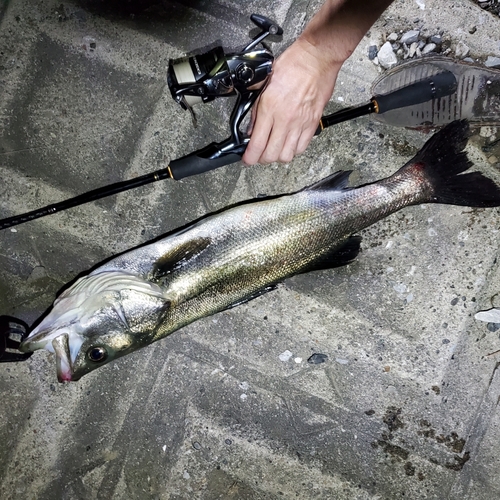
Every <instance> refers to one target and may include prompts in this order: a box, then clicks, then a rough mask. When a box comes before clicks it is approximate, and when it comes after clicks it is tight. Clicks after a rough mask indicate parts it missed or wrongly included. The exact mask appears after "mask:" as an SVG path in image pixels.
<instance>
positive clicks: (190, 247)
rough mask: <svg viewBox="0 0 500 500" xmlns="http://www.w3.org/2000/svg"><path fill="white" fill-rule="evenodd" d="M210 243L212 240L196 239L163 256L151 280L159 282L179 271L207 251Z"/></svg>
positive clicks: (155, 267)
mask: <svg viewBox="0 0 500 500" xmlns="http://www.w3.org/2000/svg"><path fill="white" fill-rule="evenodd" d="M210 242H211V239H210V238H196V239H193V240H189V241H186V242H184V243H182V244H181V245H179V246H177V247H176V248H174V249H172V250H171V251H170V252H168V253H166V254H164V255H162V256H161V257H160V258H159V259H157V261H156V262H155V263H154V265H153V268H152V269H151V273H150V276H149V279H150V280H151V281H156V280H159V279H161V278H163V277H164V276H166V275H167V274H169V273H171V272H172V271H174V270H175V269H178V268H179V267H181V266H182V265H183V264H185V263H186V262H187V261H188V260H190V259H192V258H193V257H195V256H196V255H198V254H200V253H201V252H202V251H203V250H205V248H207V247H208V245H210Z"/></svg>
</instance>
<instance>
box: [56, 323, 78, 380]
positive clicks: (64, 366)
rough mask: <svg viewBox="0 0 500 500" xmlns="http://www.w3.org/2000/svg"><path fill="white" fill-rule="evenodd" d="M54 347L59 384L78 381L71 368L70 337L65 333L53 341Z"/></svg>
mask: <svg viewBox="0 0 500 500" xmlns="http://www.w3.org/2000/svg"><path fill="white" fill-rule="evenodd" d="M52 347H53V348H54V352H55V354H56V369H57V380H58V381H59V382H71V381H72V380H76V378H75V377H74V374H73V370H72V366H71V354H70V349H69V335H68V334H67V333H63V334H62V335H58V336H57V337H55V338H54V339H53V340H52Z"/></svg>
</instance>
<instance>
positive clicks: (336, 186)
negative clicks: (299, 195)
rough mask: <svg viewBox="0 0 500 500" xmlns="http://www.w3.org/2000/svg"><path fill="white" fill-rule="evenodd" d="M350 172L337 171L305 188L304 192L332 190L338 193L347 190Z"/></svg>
mask: <svg viewBox="0 0 500 500" xmlns="http://www.w3.org/2000/svg"><path fill="white" fill-rule="evenodd" d="M351 173H352V170H339V171H338V172H334V173H333V174H331V175H329V176H328V177H325V178H324V179H321V180H320V181H318V182H316V183H314V184H312V185H311V186H308V187H306V188H305V190H306V191H326V190H334V191H340V190H342V189H349V186H348V182H349V176H350V175H351Z"/></svg>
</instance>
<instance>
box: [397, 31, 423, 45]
mask: <svg viewBox="0 0 500 500" xmlns="http://www.w3.org/2000/svg"><path fill="white" fill-rule="evenodd" d="M418 35H420V31H417V30H410V31H407V32H406V33H405V34H404V35H403V36H402V37H401V40H400V42H401V43H406V45H411V44H412V43H415V42H416V41H418Z"/></svg>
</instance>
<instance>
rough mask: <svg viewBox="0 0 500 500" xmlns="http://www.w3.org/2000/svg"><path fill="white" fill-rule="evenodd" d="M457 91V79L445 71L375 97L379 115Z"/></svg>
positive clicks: (374, 100)
mask: <svg viewBox="0 0 500 500" xmlns="http://www.w3.org/2000/svg"><path fill="white" fill-rule="evenodd" d="M456 89H457V79H456V78H455V75H454V74H453V73H452V72H451V71H443V72H442V73H438V74H437V75H434V76H431V77H429V78H426V79H425V80H421V81H420V82H416V83H412V84H411V85H408V86H406V87H403V88H401V89H399V90H395V91H394V92H390V93H389V94H383V95H378V96H375V97H373V99H372V102H374V103H375V105H376V112H377V113H386V112H387V111H391V110H392V109H397V108H404V107H405V106H413V105H415V104H421V103H423V102H427V101H430V100H431V99H439V98H441V97H444V96H447V95H450V94H453V92H455V90H456Z"/></svg>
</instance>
